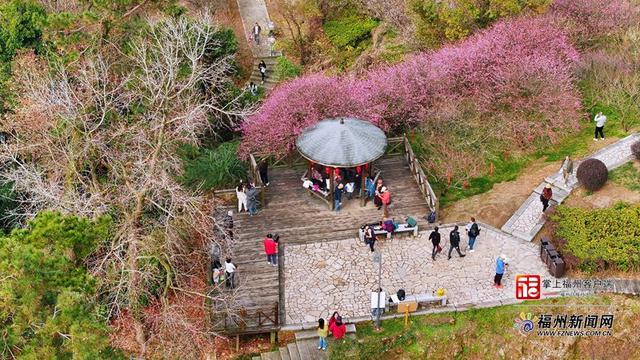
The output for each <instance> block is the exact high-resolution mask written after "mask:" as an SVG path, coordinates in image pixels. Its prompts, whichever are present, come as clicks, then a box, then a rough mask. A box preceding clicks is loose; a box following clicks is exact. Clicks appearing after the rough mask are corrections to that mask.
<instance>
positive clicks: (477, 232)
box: [469, 223, 480, 237]
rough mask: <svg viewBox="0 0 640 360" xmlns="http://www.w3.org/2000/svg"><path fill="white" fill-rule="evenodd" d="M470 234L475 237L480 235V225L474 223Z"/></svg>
mask: <svg viewBox="0 0 640 360" xmlns="http://www.w3.org/2000/svg"><path fill="white" fill-rule="evenodd" d="M469 234H470V235H471V236H473V237H475V236H478V235H480V228H479V227H478V224H476V223H474V224H473V225H471V229H469Z"/></svg>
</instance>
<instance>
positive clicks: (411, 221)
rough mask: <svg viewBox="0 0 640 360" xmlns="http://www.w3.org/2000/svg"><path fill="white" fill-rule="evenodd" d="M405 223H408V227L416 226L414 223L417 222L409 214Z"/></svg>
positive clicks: (416, 223)
mask: <svg viewBox="0 0 640 360" xmlns="http://www.w3.org/2000/svg"><path fill="white" fill-rule="evenodd" d="M407 225H409V227H416V225H418V222H417V221H416V219H414V218H412V217H411V216H409V217H408V218H407Z"/></svg>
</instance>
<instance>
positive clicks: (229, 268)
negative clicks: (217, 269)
mask: <svg viewBox="0 0 640 360" xmlns="http://www.w3.org/2000/svg"><path fill="white" fill-rule="evenodd" d="M237 269H238V267H237V266H236V265H235V264H234V263H232V262H231V258H227V259H226V260H225V262H224V274H225V279H226V285H227V287H228V288H229V289H233V288H235V287H236V270H237Z"/></svg>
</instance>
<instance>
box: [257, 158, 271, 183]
mask: <svg viewBox="0 0 640 360" xmlns="http://www.w3.org/2000/svg"><path fill="white" fill-rule="evenodd" d="M258 172H259V173H260V180H262V184H264V186H269V164H268V163H267V160H262V161H260V164H259V165H258Z"/></svg>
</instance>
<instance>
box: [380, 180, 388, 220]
mask: <svg viewBox="0 0 640 360" xmlns="http://www.w3.org/2000/svg"><path fill="white" fill-rule="evenodd" d="M380 201H381V202H382V209H383V212H384V217H388V216H389V205H390V204H391V191H389V189H387V187H386V186H383V187H382V189H380Z"/></svg>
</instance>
